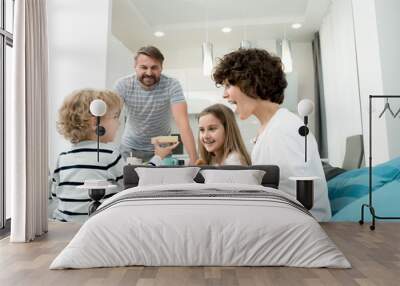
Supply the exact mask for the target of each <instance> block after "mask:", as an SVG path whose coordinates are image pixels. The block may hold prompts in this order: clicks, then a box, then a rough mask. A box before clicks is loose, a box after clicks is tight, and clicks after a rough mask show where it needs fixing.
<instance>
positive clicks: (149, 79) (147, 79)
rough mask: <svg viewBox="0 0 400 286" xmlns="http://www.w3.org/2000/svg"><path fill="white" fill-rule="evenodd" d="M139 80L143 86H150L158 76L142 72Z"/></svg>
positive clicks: (158, 78)
mask: <svg viewBox="0 0 400 286" xmlns="http://www.w3.org/2000/svg"><path fill="white" fill-rule="evenodd" d="M139 81H140V82H141V83H142V84H143V85H144V86H147V87H151V86H153V85H155V84H156V83H158V82H159V81H160V77H157V76H155V75H145V74H144V75H142V76H141V77H140V78H139Z"/></svg>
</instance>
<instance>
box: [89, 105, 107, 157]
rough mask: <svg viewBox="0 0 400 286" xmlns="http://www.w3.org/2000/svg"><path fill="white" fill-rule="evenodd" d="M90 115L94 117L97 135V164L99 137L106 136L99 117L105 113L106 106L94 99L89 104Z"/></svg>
mask: <svg viewBox="0 0 400 286" xmlns="http://www.w3.org/2000/svg"><path fill="white" fill-rule="evenodd" d="M89 110H90V113H91V114H92V115H93V116H96V135H97V162H99V141H100V136H103V135H104V134H106V129H105V128H104V127H103V126H101V125H100V117H102V116H103V115H104V114H106V112H107V105H106V103H105V102H104V101H103V100H101V99H95V100H93V101H92V102H91V103H90V107H89Z"/></svg>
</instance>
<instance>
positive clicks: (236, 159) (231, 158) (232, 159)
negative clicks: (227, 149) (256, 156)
mask: <svg viewBox="0 0 400 286" xmlns="http://www.w3.org/2000/svg"><path fill="white" fill-rule="evenodd" d="M223 165H243V163H242V162H241V161H240V155H239V153H238V152H231V153H229V155H228V156H226V158H225V160H224V161H223V162H222V163H221V164H216V163H214V164H213V166H223Z"/></svg>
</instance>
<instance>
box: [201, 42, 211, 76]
mask: <svg viewBox="0 0 400 286" xmlns="http://www.w3.org/2000/svg"><path fill="white" fill-rule="evenodd" d="M202 51H203V75H205V76H209V75H211V72H212V69H213V45H212V44H211V43H210V42H204V43H203V45H202Z"/></svg>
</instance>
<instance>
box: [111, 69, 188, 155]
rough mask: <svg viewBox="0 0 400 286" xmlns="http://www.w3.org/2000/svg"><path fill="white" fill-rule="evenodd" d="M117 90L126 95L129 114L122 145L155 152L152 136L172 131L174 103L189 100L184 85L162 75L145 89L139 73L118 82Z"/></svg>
mask: <svg viewBox="0 0 400 286" xmlns="http://www.w3.org/2000/svg"><path fill="white" fill-rule="evenodd" d="M115 90H116V92H117V93H118V94H119V95H120V96H121V97H122V98H123V100H124V102H125V109H126V114H127V120H126V125H125V129H124V134H123V136H122V139H121V144H122V145H124V146H126V147H128V148H131V149H134V150H144V151H154V146H153V145H152V144H151V142H150V141H151V138H152V137H156V136H161V135H169V134H170V133H171V125H170V121H171V105H172V104H174V103H179V102H184V101H185V96H184V95H183V91H182V87H181V85H180V84H179V82H178V81H177V80H176V79H173V78H170V77H167V76H165V75H161V77H160V81H159V82H158V83H157V84H156V85H155V86H154V87H153V88H152V89H151V90H144V89H143V88H142V86H141V85H140V82H139V81H138V80H137V78H136V75H129V76H127V77H124V78H122V79H120V80H119V81H118V82H117V83H116V86H115Z"/></svg>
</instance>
